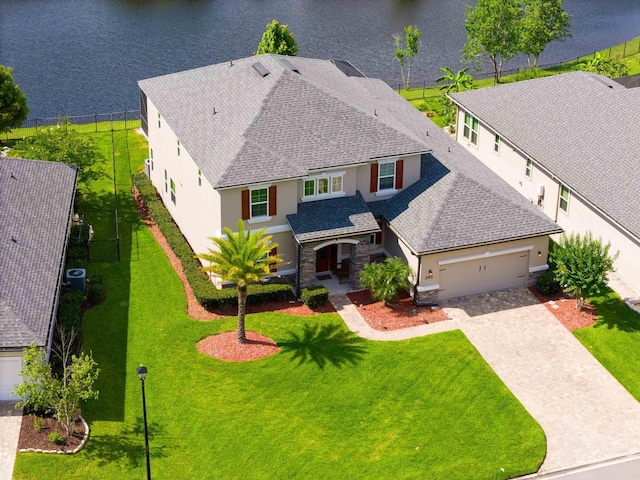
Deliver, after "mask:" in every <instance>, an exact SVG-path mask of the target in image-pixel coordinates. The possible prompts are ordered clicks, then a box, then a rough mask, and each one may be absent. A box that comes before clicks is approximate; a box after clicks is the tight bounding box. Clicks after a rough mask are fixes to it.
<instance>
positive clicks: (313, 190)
mask: <svg viewBox="0 0 640 480" xmlns="http://www.w3.org/2000/svg"><path fill="white" fill-rule="evenodd" d="M344 173H345V172H336V173H325V174H321V175H317V176H313V177H308V178H305V179H304V180H303V181H302V198H303V200H318V199H320V198H325V197H333V196H340V195H344V191H343V187H342V186H343V177H344Z"/></svg>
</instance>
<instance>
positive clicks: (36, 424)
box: [33, 416, 44, 432]
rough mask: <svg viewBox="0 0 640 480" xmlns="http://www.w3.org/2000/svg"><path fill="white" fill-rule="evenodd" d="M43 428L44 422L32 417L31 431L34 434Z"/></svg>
mask: <svg viewBox="0 0 640 480" xmlns="http://www.w3.org/2000/svg"><path fill="white" fill-rule="evenodd" d="M43 428H44V420H42V418H40V417H36V416H34V417H33V429H34V430H35V431H36V432H39V431H40V430H42V429H43Z"/></svg>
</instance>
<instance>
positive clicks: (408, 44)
mask: <svg viewBox="0 0 640 480" xmlns="http://www.w3.org/2000/svg"><path fill="white" fill-rule="evenodd" d="M421 36H422V32H421V31H420V30H418V27H417V26H412V25H407V26H406V27H404V45H403V44H402V37H401V36H400V35H395V36H394V37H393V40H394V42H393V44H394V47H395V55H396V60H398V65H400V74H401V75H402V84H403V85H404V88H405V90H409V85H410V82H411V64H412V63H413V58H414V57H415V56H416V55H417V54H418V52H419V51H420V43H421V42H420V37H421ZM405 61H406V66H407V74H406V76H405V73H404V72H405V71H404V67H405Z"/></svg>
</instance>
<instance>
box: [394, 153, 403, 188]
mask: <svg viewBox="0 0 640 480" xmlns="http://www.w3.org/2000/svg"><path fill="white" fill-rule="evenodd" d="M403 173H404V160H398V161H397V162H396V190H400V189H401V188H402V174H403Z"/></svg>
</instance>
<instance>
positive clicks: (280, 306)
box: [132, 186, 336, 362]
mask: <svg viewBox="0 0 640 480" xmlns="http://www.w3.org/2000/svg"><path fill="white" fill-rule="evenodd" d="M132 193H133V198H134V200H135V202H136V208H137V209H138V213H139V214H140V217H142V220H143V222H144V223H145V225H146V226H147V227H148V228H149V230H150V231H151V234H152V235H153V236H154V238H155V239H156V241H157V242H158V244H159V245H160V247H162V250H163V251H164V253H165V254H166V255H167V258H168V259H169V262H170V263H171V266H172V267H173V268H174V270H175V271H176V273H177V274H178V277H180V280H181V281H182V285H183V286H184V291H185V294H186V296H187V315H189V316H190V317H191V318H193V319H195V320H220V319H223V318H226V317H229V316H234V315H237V314H238V309H237V307H232V308H229V309H226V310H220V311H217V312H209V311H208V310H206V309H205V308H204V307H203V306H202V305H200V304H199V303H198V301H197V300H196V297H195V295H194V294H193V289H192V288H191V285H189V282H188V281H187V276H186V275H185V273H184V270H183V269H182V264H181V263H180V260H179V259H178V257H177V256H176V254H175V253H173V250H172V249H171V247H170V246H169V243H168V242H167V240H166V239H165V238H164V235H162V232H161V231H160V228H159V227H158V225H157V224H156V222H154V221H153V218H151V214H150V213H149V209H148V208H147V206H146V205H145V203H144V200H142V198H141V197H140V192H138V189H137V188H136V187H135V186H134V187H133V188H132ZM335 311H336V310H335V309H334V308H333V305H332V304H331V303H330V302H327V303H326V304H325V305H324V306H323V307H320V308H317V309H311V308H309V307H307V306H306V305H305V304H304V303H302V302H299V301H297V300H296V299H295V297H293V296H292V297H291V299H289V300H284V301H282V302H266V303H262V304H260V305H247V313H261V312H278V313H286V314H289V315H299V316H311V315H316V314H318V313H326V312H335ZM250 333H251V334H252V335H258V334H256V333H253V332H246V335H247V338H249V339H250V338H252V337H251V336H250ZM215 337H220V338H218V339H217V340H216V342H215V343H216V344H217V349H218V350H217V351H218V352H220V353H219V355H215V354H212V353H210V351H211V350H209V349H207V348H206V346H205V347H203V348H205V349H204V350H203V348H201V347H200V346H198V348H199V349H200V351H202V352H203V353H207V354H209V355H213V356H216V357H218V358H222V359H224V360H229V361H232V362H239V361H243V359H244V360H255V359H256V358H261V357H260V356H256V355H257V353H256V352H262V354H261V356H263V357H265V356H269V355H273V354H274V353H277V352H278V350H279V349H278V347H277V346H276V347H275V348H276V351H272V350H273V349H272V348H271V349H269V348H258V347H264V345H258V346H256V345H253V344H247V345H253V346H251V347H250V348H249V347H242V348H240V349H239V348H238V347H239V346H238V344H237V343H236V340H235V335H227V334H222V335H216V336H215ZM215 337H210V338H215ZM258 337H260V336H259V335H258ZM260 338H261V339H263V340H264V339H266V340H268V341H269V342H270V343H271V344H272V345H275V343H274V342H273V340H271V339H268V338H266V337H260ZM206 340H208V339H205V340H202V341H201V342H200V343H203V342H205V341H206ZM223 341H226V342H227V343H228V345H226V346H225V347H224V348H223V347H221V346H220V342H223ZM199 345H200V344H199ZM225 352H226V353H225Z"/></svg>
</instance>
